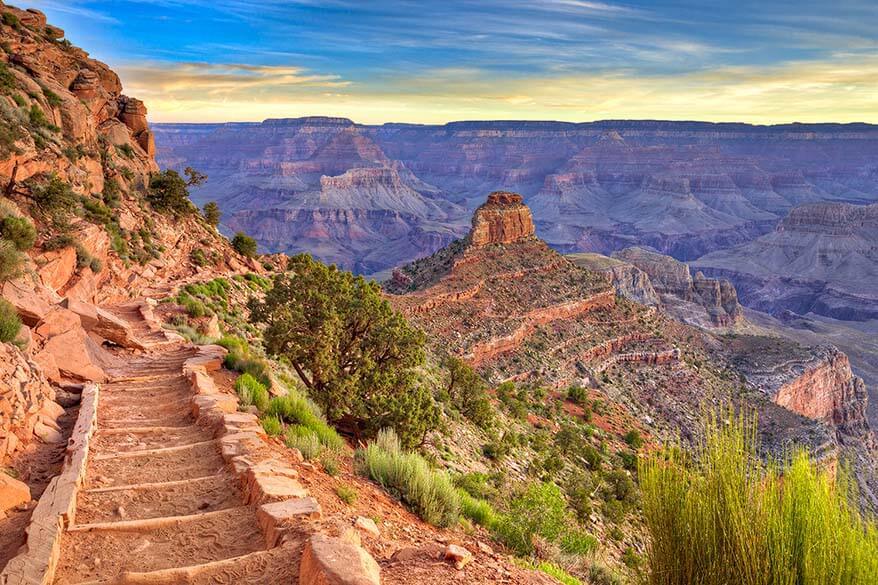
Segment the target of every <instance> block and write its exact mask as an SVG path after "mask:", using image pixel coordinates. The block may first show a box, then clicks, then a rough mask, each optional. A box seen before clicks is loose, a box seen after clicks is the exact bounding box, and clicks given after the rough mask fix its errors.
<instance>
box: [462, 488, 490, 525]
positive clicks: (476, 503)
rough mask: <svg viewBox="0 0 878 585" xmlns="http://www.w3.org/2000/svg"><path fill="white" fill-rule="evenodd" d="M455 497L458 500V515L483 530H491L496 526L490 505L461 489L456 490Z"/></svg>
mask: <svg viewBox="0 0 878 585" xmlns="http://www.w3.org/2000/svg"><path fill="white" fill-rule="evenodd" d="M457 497H458V499H459V500H460V513H461V514H462V515H463V516H464V517H465V518H469V519H470V520H472V521H473V522H475V523H476V524H478V525H480V526H484V527H485V528H491V527H492V526H494V525H495V524H496V522H497V513H496V512H495V511H494V508H493V507H492V506H491V504H489V503H488V502H486V501H485V500H482V499H480V498H474V497H473V496H471V495H470V494H469V493H467V492H466V491H464V490H462V489H459V490H457Z"/></svg>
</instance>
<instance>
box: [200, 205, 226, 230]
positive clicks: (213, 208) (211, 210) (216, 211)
mask: <svg viewBox="0 0 878 585" xmlns="http://www.w3.org/2000/svg"><path fill="white" fill-rule="evenodd" d="M203 212H204V220H205V221H206V222H207V223H208V225H211V226H213V227H216V226H218V225H219V223H220V219H222V213H220V208H219V205H217V203H216V201H208V202H207V203H205V204H204V208H203Z"/></svg>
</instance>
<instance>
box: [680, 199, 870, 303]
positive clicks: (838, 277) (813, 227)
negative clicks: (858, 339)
mask: <svg viewBox="0 0 878 585" xmlns="http://www.w3.org/2000/svg"><path fill="white" fill-rule="evenodd" d="M876 241H878V204H873V205H851V204H847V203H815V204H810V205H803V206H801V207H797V208H795V209H793V210H792V211H791V212H790V213H789V215H788V216H787V217H786V218H784V220H783V221H782V222H781V223H780V224H779V225H778V226H777V229H776V230H775V231H773V232H771V233H769V234H766V235H765V236H762V237H761V238H759V239H757V240H755V241H753V242H751V243H749V244H746V245H743V246H739V247H735V248H730V249H727V250H721V251H717V252H714V253H711V254H708V255H706V256H703V257H702V258H699V259H698V260H697V261H695V262H693V266H695V267H697V268H698V269H699V270H702V271H704V272H705V273H706V274H710V275H717V276H722V277H724V278H728V279H730V280H731V281H732V282H734V283H735V286H736V287H737V289H738V291H739V293H740V294H741V297H742V300H743V301H744V303H745V304H746V305H747V306H750V307H753V308H756V309H759V310H762V311H766V312H769V313H772V314H780V313H782V312H783V311H785V310H790V311H793V312H795V313H799V314H803V315H804V314H807V313H809V312H810V313H817V314H819V315H824V316H827V317H832V318H834V319H842V320H853V321H867V320H869V319H875V318H878V258H876V255H875V242H876Z"/></svg>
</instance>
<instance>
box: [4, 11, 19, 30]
mask: <svg viewBox="0 0 878 585" xmlns="http://www.w3.org/2000/svg"><path fill="white" fill-rule="evenodd" d="M3 24H5V25H6V26H11V27H12V28H15V29H17V28H19V27H21V21H20V20H18V17H17V16H15V15H14V14H13V13H11V12H4V13H3Z"/></svg>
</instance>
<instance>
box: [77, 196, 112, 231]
mask: <svg viewBox="0 0 878 585" xmlns="http://www.w3.org/2000/svg"><path fill="white" fill-rule="evenodd" d="M82 209H83V211H84V212H85V218H86V219H87V220H89V221H90V222H92V223H97V224H101V225H106V224H108V223H110V222H112V221H115V218H114V217H113V212H112V211H110V208H109V207H107V206H106V205H104V204H103V202H102V201H98V200H97V199H92V198H91V197H83V198H82Z"/></svg>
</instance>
